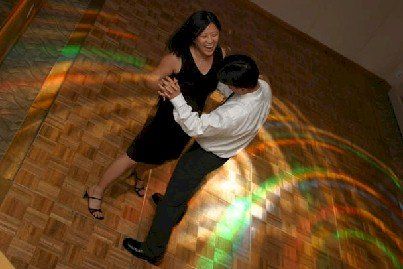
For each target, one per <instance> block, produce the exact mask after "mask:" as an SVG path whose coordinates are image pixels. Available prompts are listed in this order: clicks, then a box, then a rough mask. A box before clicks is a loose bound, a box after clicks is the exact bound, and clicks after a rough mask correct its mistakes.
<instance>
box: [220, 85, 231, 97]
mask: <svg viewBox="0 0 403 269" xmlns="http://www.w3.org/2000/svg"><path fill="white" fill-rule="evenodd" d="M217 90H218V91H219V92H221V94H222V95H224V96H225V97H226V98H228V96H230V95H231V93H232V91H231V89H230V88H229V87H228V86H227V85H225V84H224V83H221V82H218V85H217Z"/></svg>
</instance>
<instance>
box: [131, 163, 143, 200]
mask: <svg viewBox="0 0 403 269" xmlns="http://www.w3.org/2000/svg"><path fill="white" fill-rule="evenodd" d="M130 176H133V177H134V191H135V192H136V194H137V195H138V196H139V197H144V195H145V189H146V187H145V186H143V187H137V183H138V182H140V181H144V180H142V179H141V178H140V177H139V176H138V175H137V172H136V170H134V169H133V171H132V173H131V174H130ZM143 191H144V193H142V192H143Z"/></svg>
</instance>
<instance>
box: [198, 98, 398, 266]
mask: <svg viewBox="0 0 403 269" xmlns="http://www.w3.org/2000/svg"><path fill="white" fill-rule="evenodd" d="M274 103H275V105H274V109H273V110H274V113H272V114H271V116H270V120H271V121H270V122H268V124H267V125H266V126H265V128H266V129H268V130H267V131H264V130H263V131H261V132H260V133H259V138H258V139H257V140H258V141H260V142H259V143H254V144H253V146H251V147H249V148H248V149H247V150H246V152H247V153H248V154H243V155H245V156H246V157H245V156H243V158H242V159H243V160H247V161H246V163H248V165H249V163H251V161H250V160H249V159H250V158H251V156H252V155H254V156H258V157H259V158H262V159H265V156H264V154H262V153H264V152H265V151H266V150H268V149H270V151H271V152H273V150H274V152H275V153H276V154H275V157H278V160H275V161H274V160H273V159H270V158H269V157H268V159H267V162H268V163H267V166H269V167H274V166H276V162H277V163H279V162H281V163H282V164H281V169H280V172H279V173H278V175H277V176H274V177H271V178H269V179H268V180H267V181H265V182H264V183H263V184H262V185H260V186H258V187H257V189H256V190H255V191H253V193H252V194H251V196H250V197H243V198H239V199H236V200H235V202H234V203H233V204H232V205H230V206H229V207H228V209H227V210H225V211H224V213H222V215H223V217H222V219H221V220H220V221H219V223H218V224H217V226H216V229H215V230H214V233H213V235H212V236H211V237H210V239H209V240H208V243H207V245H206V247H205V248H208V249H213V250H214V255H213V258H212V259H211V257H201V258H200V259H199V260H198V262H197V268H200V269H201V268H213V267H214V264H216V263H219V264H220V265H222V266H224V267H230V266H231V259H232V253H233V252H234V250H232V251H229V252H228V251H224V250H222V249H220V248H219V247H218V246H217V245H215V242H216V241H217V240H218V238H224V239H226V240H230V241H232V242H233V246H234V248H236V246H237V245H238V243H237V242H240V241H241V240H242V236H243V232H244V231H247V230H248V226H249V225H250V219H251V215H253V208H254V203H258V202H259V201H260V200H261V199H264V198H266V195H267V194H268V193H274V194H277V197H278V198H279V199H280V195H279V194H280V193H281V190H282V189H292V188H295V183H298V184H306V183H308V182H310V181H312V182H318V183H320V184H324V185H330V186H332V187H335V188H334V189H335V191H337V189H343V188H344V189H349V190H350V191H352V190H353V191H354V192H355V193H358V194H359V197H362V198H363V199H364V201H366V202H372V203H373V204H376V205H377V206H380V207H382V208H383V209H387V210H388V211H389V212H391V213H392V214H391V216H392V219H393V220H394V222H395V223H396V224H397V225H398V227H399V229H400V227H401V217H402V212H401V210H400V208H398V207H397V204H396V197H395V196H394V195H393V194H391V193H389V192H387V191H385V190H383V189H381V188H380V190H382V192H380V190H375V189H374V187H370V186H369V185H367V184H365V183H364V182H365V181H364V180H358V179H355V178H353V177H351V176H349V175H347V174H343V173H340V172H332V171H331V168H330V167H324V168H318V167H320V165H323V163H318V165H317V167H312V168H303V167H300V168H296V169H290V170H291V172H289V173H287V172H284V171H287V170H288V169H287V168H288V167H289V166H290V165H289V164H287V163H284V156H283V155H282V153H281V150H280V148H281V147H285V146H297V147H299V148H302V149H303V150H307V154H308V155H310V156H311V157H312V156H313V157H316V158H320V159H323V158H325V156H328V152H333V153H336V154H338V155H345V154H353V155H354V156H356V157H358V158H359V159H361V160H364V161H365V162H367V163H369V164H370V165H371V166H372V167H373V168H374V169H376V170H378V171H380V172H382V173H383V174H384V175H386V176H387V177H388V178H389V179H391V181H393V184H394V185H395V186H396V188H397V189H398V192H399V191H400V189H401V187H400V179H398V177H397V176H396V175H395V173H394V172H393V171H392V169H390V168H389V167H388V166H387V165H385V164H384V163H383V162H382V161H380V160H379V159H377V158H376V157H374V156H373V155H371V154H370V153H368V152H367V151H365V150H363V149H362V148H360V147H358V146H356V145H354V144H352V143H351V142H349V141H348V140H346V139H343V138H340V137H338V136H336V135H333V134H331V133H329V132H325V131H323V130H319V129H316V128H314V127H312V125H311V124H310V123H309V122H307V121H306V119H304V118H303V115H301V113H299V112H298V113H292V111H291V110H290V109H288V107H287V106H285V105H284V104H283V103H282V102H280V101H279V100H278V99H277V100H276V99H275V100H274ZM281 108H282V109H281ZM276 109H277V111H276ZM284 111H285V113H284ZM273 114H274V115H273ZM298 123H300V124H298ZM305 126H308V127H305ZM273 127H275V130H274V131H273V130H272V129H274V128H273ZM279 129H282V130H279ZM307 146H310V147H311V149H310V150H308V148H307ZM312 148H313V150H312ZM291 150H292V149H291ZM256 153H257V154H256ZM270 157H271V158H272V157H273V154H271V155H270ZM330 160H331V161H332V162H334V163H333V164H332V165H334V166H337V158H330ZM243 165H244V164H239V166H243ZM227 169H229V170H231V168H227ZM252 169H253V167H252ZM246 170H247V169H246ZM273 170H274V169H273ZM277 171H278V170H277ZM281 171H283V172H281ZM377 188H379V186H377ZM232 189H236V187H234V188H232ZM381 193H384V194H381ZM385 194H386V196H385ZM266 202H267V201H266ZM328 214H329V215H330V214H332V215H333V216H335V215H336V214H337V215H341V214H345V215H353V216H356V217H358V218H361V219H365V220H367V221H369V222H371V223H373V224H374V225H375V226H376V227H377V228H378V229H379V230H380V231H381V232H383V233H385V234H386V235H387V236H388V238H390V240H391V241H392V242H393V243H394V244H395V246H396V247H397V248H398V249H399V250H401V241H400V239H399V238H398V237H397V235H396V234H395V233H394V232H393V231H392V230H391V229H390V228H388V227H387V226H386V225H385V224H384V223H383V222H382V221H381V220H380V219H379V218H377V217H375V216H374V215H373V214H371V213H370V212H368V211H365V210H363V209H361V210H360V209H355V208H353V207H350V208H347V207H341V206H339V207H338V208H337V207H335V206H332V207H331V212H330V210H329V213H328ZM361 234H364V233H363V232H362V231H361ZM354 236H355V235H354V234H351V237H354ZM368 238H369V237H368ZM371 242H373V243H374V244H375V245H377V246H378V247H379V248H380V249H381V250H382V251H383V252H384V253H388V254H387V257H389V258H390V260H391V262H392V264H393V265H394V266H396V267H398V268H400V267H399V266H401V265H400V264H399V263H398V262H396V261H398V259H397V258H396V255H395V254H393V253H392V252H391V251H390V250H389V249H388V248H386V245H385V244H384V243H382V242H381V241H380V240H379V239H372V241H371ZM376 242H377V243H376ZM384 250H385V251H384Z"/></svg>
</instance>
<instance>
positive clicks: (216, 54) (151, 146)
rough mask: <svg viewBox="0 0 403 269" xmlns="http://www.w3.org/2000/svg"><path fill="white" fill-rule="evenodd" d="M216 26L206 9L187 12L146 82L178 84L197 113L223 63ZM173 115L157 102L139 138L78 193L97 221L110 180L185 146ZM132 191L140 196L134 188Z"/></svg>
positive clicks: (159, 161)
mask: <svg viewBox="0 0 403 269" xmlns="http://www.w3.org/2000/svg"><path fill="white" fill-rule="evenodd" d="M220 30H221V25H220V22H219V21H218V19H217V17H216V16H215V15H214V14H213V13H212V12H208V11H198V12H195V13H193V14H192V15H191V16H190V17H189V18H188V19H187V20H186V22H185V23H184V24H183V25H182V26H181V27H180V28H179V30H177V31H176V33H175V34H174V35H173V36H172V37H171V38H170V40H169V42H168V50H169V52H170V53H169V54H167V55H166V56H164V57H163V58H162V59H161V62H160V64H159V65H158V67H157V68H156V69H155V70H154V71H152V72H151V73H150V76H147V79H146V84H147V85H148V86H149V87H151V88H153V89H155V90H157V91H158V89H159V88H158V83H159V82H160V80H161V79H162V78H164V77H166V76H170V77H174V78H176V79H177V80H178V83H179V85H180V86H181V89H182V94H183V95H184V97H185V99H186V101H187V102H188V103H189V104H191V106H192V107H193V109H194V110H196V111H199V112H201V111H202V110H203V107H204V105H205V101H206V99H207V97H208V95H209V94H210V93H211V92H213V91H214V90H215V89H216V87H217V83H218V80H217V71H218V68H219V65H220V63H221V61H222V59H223V53H222V50H221V48H220V47H219V46H218V40H219V36H220ZM189 140H190V137H189V136H188V135H187V134H186V133H185V132H183V130H182V129H181V127H180V126H179V125H178V124H177V123H176V122H175V120H174V117H173V106H172V104H171V103H170V102H169V101H168V100H164V99H163V98H162V97H160V98H159V101H158V104H157V112H156V114H155V116H154V117H153V118H151V119H149V120H148V121H147V123H146V124H145V126H144V128H143V129H142V131H141V132H140V134H139V135H138V136H137V137H136V138H135V139H134V141H133V143H132V144H131V145H130V147H129V148H128V149H127V152H126V154H123V155H122V156H120V157H118V158H117V159H116V160H115V161H114V162H113V163H112V164H111V165H110V166H109V167H108V169H107V170H106V171H105V173H104V175H103V176H102V179H101V181H100V182H99V183H98V184H97V185H95V186H92V187H90V188H89V189H88V190H87V191H86V192H85V194H84V198H87V199H88V209H89V211H90V213H91V214H92V215H93V216H94V217H95V218H97V219H103V218H104V216H103V213H102V211H101V201H102V196H103V193H104V190H105V189H106V187H107V186H108V185H109V183H111V182H112V181H113V180H114V179H116V178H117V177H119V176H120V175H122V174H123V173H124V172H125V171H127V170H128V169H133V168H134V166H135V165H136V163H146V164H156V165H158V164H162V163H164V162H166V161H169V160H174V159H177V158H178V157H179V156H180V154H181V153H182V151H183V149H184V148H185V146H186V144H187V143H188V142H189ZM137 183H138V182H136V193H137V194H138V195H139V196H143V194H142V193H141V192H140V191H141V188H139V187H138V186H137Z"/></svg>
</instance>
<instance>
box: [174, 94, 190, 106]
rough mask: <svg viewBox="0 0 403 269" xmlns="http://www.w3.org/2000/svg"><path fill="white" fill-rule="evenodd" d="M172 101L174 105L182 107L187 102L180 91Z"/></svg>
mask: <svg viewBox="0 0 403 269" xmlns="http://www.w3.org/2000/svg"><path fill="white" fill-rule="evenodd" d="M171 103H172V104H173V106H174V107H176V108H177V107H180V106H183V105H185V104H186V100H185V98H184V97H183V95H182V94H181V93H180V94H179V95H178V96H176V97H174V98H172V99H171Z"/></svg>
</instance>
